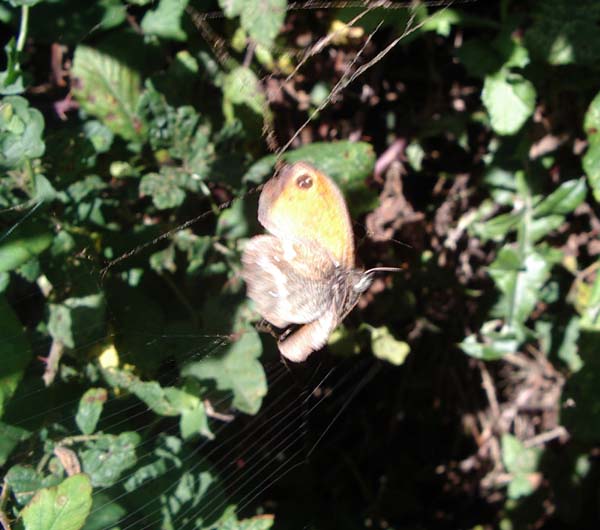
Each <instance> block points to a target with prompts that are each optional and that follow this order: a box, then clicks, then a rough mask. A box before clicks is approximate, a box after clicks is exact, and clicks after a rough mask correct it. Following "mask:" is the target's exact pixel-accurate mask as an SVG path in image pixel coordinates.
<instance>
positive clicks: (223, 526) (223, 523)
mask: <svg viewBox="0 0 600 530" xmlns="http://www.w3.org/2000/svg"><path fill="white" fill-rule="evenodd" d="M235 511H236V506H233V505H231V506H228V507H227V508H226V509H225V511H224V512H223V515H222V516H221V518H220V519H219V521H218V522H217V524H216V525H215V526H216V527H217V528H218V529H219V530H269V528H272V527H273V524H275V517H274V516H273V515H270V514H264V515H256V516H254V517H250V518H249V519H244V520H243V521H240V520H238V518H237V515H236V513H235Z"/></svg>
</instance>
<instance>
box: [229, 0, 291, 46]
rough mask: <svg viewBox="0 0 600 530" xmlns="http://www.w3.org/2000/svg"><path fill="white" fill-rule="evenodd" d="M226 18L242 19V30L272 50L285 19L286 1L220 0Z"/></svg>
mask: <svg viewBox="0 0 600 530" xmlns="http://www.w3.org/2000/svg"><path fill="white" fill-rule="evenodd" d="M219 5H220V6H221V8H222V9H223V11H224V13H225V16H226V17H228V18H233V17H236V16H239V17H240V23H241V26H242V28H244V30H245V31H246V33H248V35H249V36H250V37H251V38H252V39H253V40H254V41H255V42H256V43H258V44H261V45H262V46H264V47H265V48H271V47H272V46H273V41H274V40H275V37H277V34H278V33H279V30H280V28H281V26H282V25H283V21H284V19H285V13H286V9H287V2H286V0H219Z"/></svg>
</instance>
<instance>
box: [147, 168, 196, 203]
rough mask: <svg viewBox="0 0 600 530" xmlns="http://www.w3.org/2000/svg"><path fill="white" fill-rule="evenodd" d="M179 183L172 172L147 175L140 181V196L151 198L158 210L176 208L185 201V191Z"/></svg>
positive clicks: (176, 176) (177, 177)
mask: <svg viewBox="0 0 600 530" xmlns="http://www.w3.org/2000/svg"><path fill="white" fill-rule="evenodd" d="M179 183H180V179H179V176H178V175H177V174H176V173H174V172H169V173H166V174H161V173H148V174H147V175H144V176H143V177H142V179H141V180H140V196H142V197H144V196H145V195H148V196H150V197H152V202H153V203H154V206H156V207H157V208H158V209H159V210H167V209H169V208H176V207H177V206H180V205H181V204H182V203H183V201H184V200H185V191H184V190H182V189H181V188H180V187H179Z"/></svg>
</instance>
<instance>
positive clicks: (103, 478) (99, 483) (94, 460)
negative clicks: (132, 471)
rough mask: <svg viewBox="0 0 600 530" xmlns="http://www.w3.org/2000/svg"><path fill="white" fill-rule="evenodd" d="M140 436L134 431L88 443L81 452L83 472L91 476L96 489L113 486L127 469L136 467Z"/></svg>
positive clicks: (108, 435) (107, 435) (110, 435)
mask: <svg viewBox="0 0 600 530" xmlns="http://www.w3.org/2000/svg"><path fill="white" fill-rule="evenodd" d="M140 441H141V438H140V435H139V434H138V433H136V432H133V431H128V432H122V433H121V434H119V435H118V436H115V435H112V434H105V435H104V436H102V437H101V438H99V439H97V440H93V441H89V442H87V443H86V444H85V445H86V446H85V449H82V450H80V451H79V456H80V459H81V465H82V468H83V471H84V472H85V473H87V475H89V477H90V480H91V481H92V485H93V486H94V487H103V488H106V487H109V486H112V485H113V484H114V483H115V482H116V481H117V480H119V477H120V476H121V475H122V474H123V472H124V471H126V470H127V469H129V468H131V467H133V466H135V464H136V461H137V456H136V447H137V446H138V445H139V444H140Z"/></svg>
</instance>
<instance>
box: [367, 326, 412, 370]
mask: <svg viewBox="0 0 600 530" xmlns="http://www.w3.org/2000/svg"><path fill="white" fill-rule="evenodd" d="M371 349H372V350H373V355H375V357H378V358H379V359H382V360H384V361H388V362H389V363H391V364H394V365H396V366H400V365H401V364H403V363H404V360H405V359H406V357H407V356H408V354H409V353H410V346H409V345H408V343H406V342H404V341H402V340H398V339H396V338H395V337H394V336H393V335H392V334H391V333H390V330H389V328H388V327H387V326H382V327H379V328H372V329H371Z"/></svg>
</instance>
